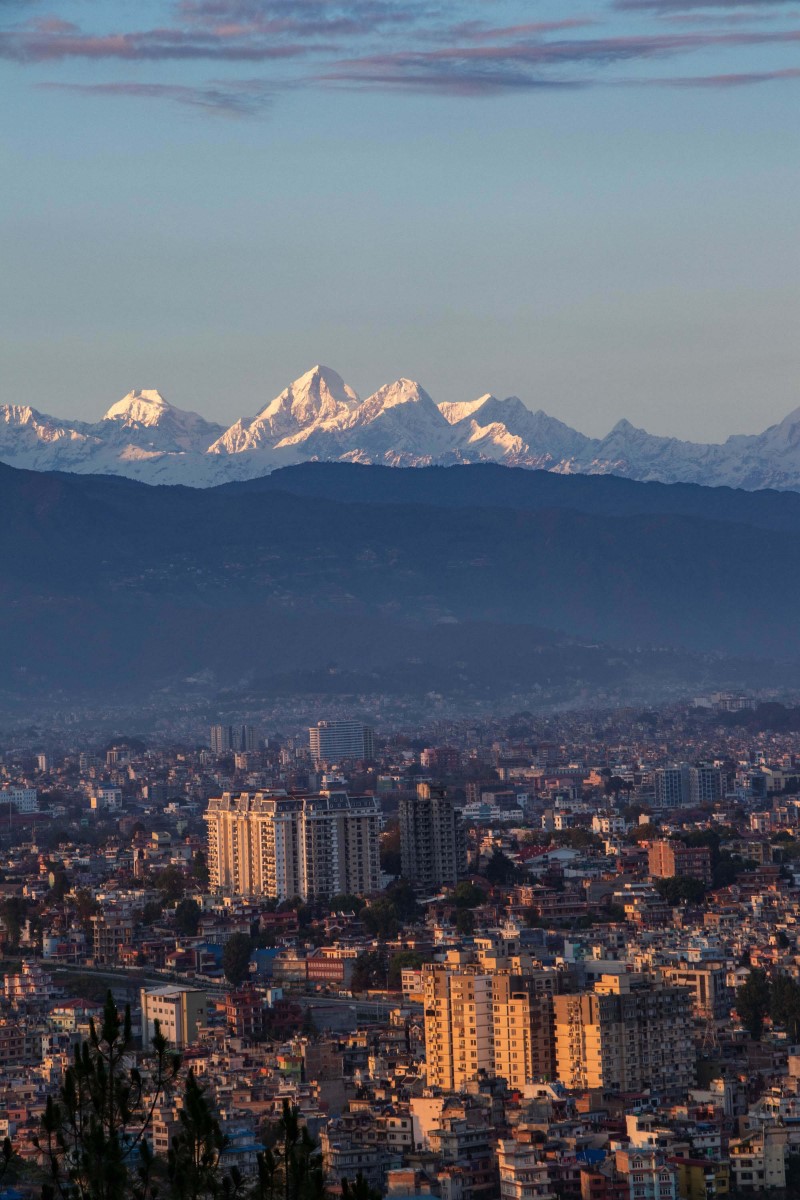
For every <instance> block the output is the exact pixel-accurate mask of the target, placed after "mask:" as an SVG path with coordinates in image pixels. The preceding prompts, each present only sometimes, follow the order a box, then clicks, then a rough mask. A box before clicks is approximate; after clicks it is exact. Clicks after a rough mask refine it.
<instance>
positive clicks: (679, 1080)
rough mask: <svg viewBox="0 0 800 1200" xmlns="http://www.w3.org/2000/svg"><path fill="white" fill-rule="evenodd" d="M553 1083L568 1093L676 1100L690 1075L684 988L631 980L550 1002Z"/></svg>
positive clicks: (615, 979)
mask: <svg viewBox="0 0 800 1200" xmlns="http://www.w3.org/2000/svg"><path fill="white" fill-rule="evenodd" d="M553 1006H554V1011H555V1042H556V1068H557V1073H558V1078H559V1079H560V1080H561V1081H562V1083H564V1084H565V1085H566V1086H567V1087H570V1088H580V1089H581V1090H586V1089H587V1088H603V1089H609V1090H613V1091H618V1092H639V1091H646V1090H648V1089H649V1090H651V1091H653V1092H656V1093H660V1094H669V1095H673V1094H681V1095H682V1094H683V1093H684V1092H685V1091H686V1090H687V1088H688V1087H690V1086H691V1084H692V1080H693V1071H694V1048H693V1045H692V1024H691V1022H692V1016H691V1001H690V993H689V991H688V989H685V988H677V987H669V986H666V985H664V984H662V983H660V982H655V981H651V980H649V979H647V978H646V977H645V976H643V975H638V974H633V973H631V974H620V975H603V976H602V978H601V980H600V981H599V982H598V983H596V984H595V987H594V991H592V992H586V993H582V994H578V995H567V996H555V997H554V999H553Z"/></svg>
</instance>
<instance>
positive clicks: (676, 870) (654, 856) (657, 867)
mask: <svg viewBox="0 0 800 1200" xmlns="http://www.w3.org/2000/svg"><path fill="white" fill-rule="evenodd" d="M647 858H648V869H649V871H650V874H651V875H652V877H653V878H654V879H672V878H673V877H674V876H676V875H690V876H691V877H692V878H693V879H700V880H702V882H703V883H711V851H710V850H709V848H708V846H685V845H684V844H683V842H671V841H668V840H667V839H659V840H658V841H655V842H652V843H651V845H650V849H649V850H648V854H647Z"/></svg>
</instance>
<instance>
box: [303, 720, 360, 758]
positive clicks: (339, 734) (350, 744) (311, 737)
mask: <svg viewBox="0 0 800 1200" xmlns="http://www.w3.org/2000/svg"><path fill="white" fill-rule="evenodd" d="M308 745H309V749H310V751H311V757H312V758H313V759H314V761H315V762H317V763H338V762H346V761H353V760H361V759H371V758H374V757H375V735H374V733H373V731H372V730H371V729H370V727H369V726H368V725H362V724H361V722H360V721H318V722H317V724H316V725H312V726H311V728H310V729H309V731H308Z"/></svg>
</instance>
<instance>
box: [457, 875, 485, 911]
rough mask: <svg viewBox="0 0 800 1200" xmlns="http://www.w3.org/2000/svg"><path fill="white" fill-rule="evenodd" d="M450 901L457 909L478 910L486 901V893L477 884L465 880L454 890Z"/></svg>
mask: <svg viewBox="0 0 800 1200" xmlns="http://www.w3.org/2000/svg"><path fill="white" fill-rule="evenodd" d="M450 899H451V900H452V901H453V903H454V904H455V906H456V908H478V907H479V905H481V904H483V903H484V902H485V900H486V892H484V891H483V890H482V888H479V887H478V886H477V885H476V884H474V883H470V882H469V881H468V880H466V879H465V880H463V881H462V882H461V883H457V884H456V886H455V887H454V888H453V891H452V893H451V895H450Z"/></svg>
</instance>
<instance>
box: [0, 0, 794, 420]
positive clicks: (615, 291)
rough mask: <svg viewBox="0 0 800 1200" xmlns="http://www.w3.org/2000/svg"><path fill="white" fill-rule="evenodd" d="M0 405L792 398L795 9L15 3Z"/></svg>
mask: <svg viewBox="0 0 800 1200" xmlns="http://www.w3.org/2000/svg"><path fill="white" fill-rule="evenodd" d="M0 112H2V114H3V117H2V129H3V136H2V138H0V180H2V186H0V221H1V222H2V242H0V244H1V245H2V250H1V251H0V316H1V317H2V321H0V403H12V404H30V405H32V406H33V407H35V408H37V409H39V410H40V411H42V412H46V413H52V414H54V415H58V416H69V417H75V418H81V419H84V420H96V419H98V418H99V417H100V415H101V414H102V413H103V412H104V411H105V410H106V409H107V408H108V407H109V406H110V405H111V404H112V403H113V402H114V401H115V400H117V399H119V398H120V397H121V396H122V395H124V394H125V393H126V392H128V391H129V390H130V389H132V388H148V387H152V388H158V389H160V390H161V391H162V393H163V394H164V395H165V396H166V397H167V399H169V400H170V401H172V402H173V403H174V404H177V405H178V406H180V407H182V408H191V409H194V410H196V411H198V412H201V413H203V414H204V415H205V416H208V417H213V418H214V419H216V420H219V421H222V422H228V421H232V420H234V419H235V418H236V417H238V416H240V415H250V414H253V413H255V412H257V411H258V410H259V409H260V408H262V407H263V406H264V404H265V403H267V401H268V400H269V399H271V397H272V396H273V395H275V394H277V393H278V392H279V391H280V390H281V389H282V388H283V387H284V386H285V385H286V384H287V383H288V382H289V381H290V380H292V379H294V378H296V377H297V376H299V375H300V374H302V373H303V372H304V371H305V370H307V369H308V368H309V367H310V366H312V365H313V364H314V363H317V362H322V363H325V364H326V365H328V366H331V367H334V368H335V369H336V370H338V371H339V372H340V373H341V374H342V375H343V376H344V377H345V379H346V380H347V381H348V383H350V384H351V386H352V387H354V388H355V389H356V390H357V391H358V392H359V393H360V394H361V395H362V396H365V395H368V394H370V393H371V392H372V391H374V390H375V389H376V388H378V387H379V386H381V385H382V384H384V383H386V382H389V381H391V380H393V379H395V378H398V377H399V376H406V377H409V378H413V379H417V380H419V381H420V382H421V383H422V384H423V386H424V387H425V388H426V389H427V390H428V391H429V392H430V393H431V395H432V396H433V397H434V399H435V400H437V401H455V400H468V399H471V398H474V397H476V396H479V395H481V394H482V393H485V392H487V391H492V392H494V393H495V394H496V395H501V396H505V395H511V394H514V395H519V396H520V397H521V398H522V399H523V400H524V401H525V402H526V403H527V404H528V405H529V406H530V407H531V408H534V409H536V408H543V409H544V410H545V411H546V412H549V413H551V414H552V415H554V416H557V417H559V418H560V419H562V420H564V421H567V422H568V423H569V424H571V425H573V426H575V427H577V428H579V429H581V430H583V431H584V432H586V433H589V434H593V435H603V434H605V433H606V432H608V430H609V429H610V428H611V426H612V425H613V424H614V423H615V422H616V421H617V420H618V419H619V418H621V417H627V418H628V419H629V420H631V421H632V422H633V423H634V424H636V425H640V426H643V427H646V428H647V429H649V430H650V431H651V432H653V433H660V434H671V435H676V436H681V437H688V438H694V439H698V440H722V439H724V437H726V436H727V435H728V434H730V433H737V432H742V433H744V432H756V431H758V430H761V429H763V428H765V427H766V426H767V425H769V424H771V423H773V422H775V421H778V420H780V419H781V418H782V417H783V416H785V415H786V413H787V412H789V411H790V410H791V409H794V408H796V407H797V406H798V405H800V336H798V328H800V292H799V283H800V236H798V233H799V232H800V230H799V229H798V226H799V225H800V204H798V195H800V186H798V185H799V184H800V121H799V120H798V113H800V3H798V2H796V0H749V2H748V0H716V3H715V2H713V0H709V2H707V3H706V2H703V0H585V2H583V3H582V2H581V0H465V2H459V0H438V2H437V0H433V2H431V3H421V2H417V0H410V2H409V3H400V2H397V0H340V2H334V0H0Z"/></svg>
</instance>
